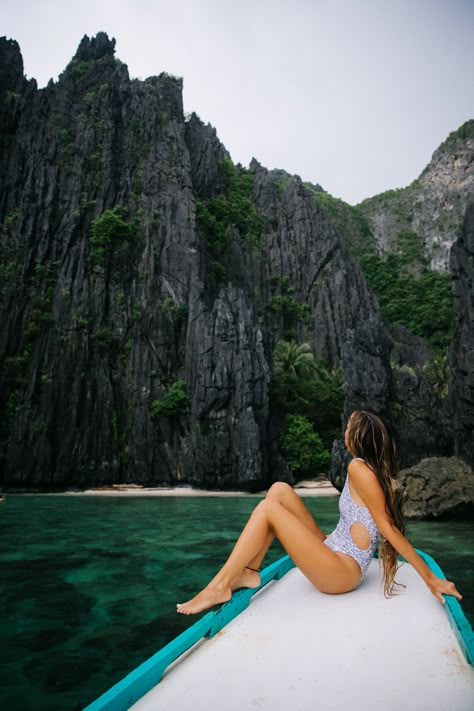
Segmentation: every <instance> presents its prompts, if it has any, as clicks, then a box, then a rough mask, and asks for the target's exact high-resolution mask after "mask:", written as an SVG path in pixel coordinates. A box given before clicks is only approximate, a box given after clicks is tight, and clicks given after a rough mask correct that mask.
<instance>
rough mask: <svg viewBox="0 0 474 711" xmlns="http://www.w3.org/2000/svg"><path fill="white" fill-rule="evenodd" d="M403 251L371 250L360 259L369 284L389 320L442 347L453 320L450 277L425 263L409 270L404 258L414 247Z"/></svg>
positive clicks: (447, 339) (407, 257)
mask: <svg viewBox="0 0 474 711" xmlns="http://www.w3.org/2000/svg"><path fill="white" fill-rule="evenodd" d="M405 255H407V256H405ZM405 255H401V254H393V253H392V254H388V255H387V256H386V257H385V258H382V257H379V256H377V255H375V254H372V255H368V256H366V257H365V258H364V259H362V260H361V263H362V267H363V269H364V272H365V275H366V277H367V281H368V283H369V286H370V287H371V288H372V289H373V290H374V292H375V294H376V295H377V298H378V300H379V303H380V307H381V309H382V312H383V314H384V316H385V317H386V318H387V320H388V321H390V322H391V323H399V324H401V325H402V326H405V327H406V328H408V329H410V331H412V332H413V333H415V334H417V335H418V336H422V337H423V338H425V339H426V340H427V341H428V342H429V343H431V345H433V346H434V347H435V348H436V349H439V350H445V348H446V346H447V345H448V344H449V342H450V340H451V335H452V324H453V297H452V293H451V282H450V277H449V275H448V274H442V273H439V272H432V271H430V270H429V269H427V268H426V267H422V268H421V270H420V272H419V273H413V274H410V272H409V271H408V269H407V260H410V259H413V258H414V257H415V251H414V248H413V249H412V250H407V251H406V252H405Z"/></svg>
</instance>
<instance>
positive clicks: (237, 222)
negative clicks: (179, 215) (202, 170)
mask: <svg viewBox="0 0 474 711" xmlns="http://www.w3.org/2000/svg"><path fill="white" fill-rule="evenodd" d="M223 169H224V172H225V185H226V187H225V191H224V193H223V194H222V195H217V196H215V197H211V198H207V199H205V200H200V199H199V198H196V219H197V226H198V230H199V234H200V236H201V237H202V238H203V239H204V240H205V242H206V245H207V248H208V251H209V256H210V260H211V271H212V273H213V275H214V277H215V278H216V280H217V281H222V280H223V279H224V278H225V277H226V265H225V255H226V251H227V248H228V246H229V240H230V239H231V236H232V230H235V231H237V233H238V235H239V237H240V239H241V240H242V242H243V243H244V244H246V245H248V246H251V247H259V245H260V237H261V234H262V230H263V225H264V220H263V218H262V217H261V216H260V215H259V214H258V213H257V211H256V209H255V207H254V206H253V204H252V202H251V199H250V198H251V194H252V189H253V182H254V176H253V174H252V173H250V171H248V170H245V169H244V168H239V169H237V168H236V167H235V166H234V164H233V163H232V161H231V160H230V159H225V160H224V163H223Z"/></svg>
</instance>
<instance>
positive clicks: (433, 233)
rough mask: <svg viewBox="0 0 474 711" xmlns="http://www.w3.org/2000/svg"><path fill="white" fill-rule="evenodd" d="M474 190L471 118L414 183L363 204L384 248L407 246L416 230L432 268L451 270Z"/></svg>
mask: <svg viewBox="0 0 474 711" xmlns="http://www.w3.org/2000/svg"><path fill="white" fill-rule="evenodd" d="M473 195H474V120H471V121H467V122H466V123H465V124H463V125H462V126H461V127H460V128H459V129H458V130H457V131H454V132H453V133H451V134H450V135H449V137H448V138H447V139H446V141H445V142H444V143H443V144H442V145H441V146H440V147H439V148H438V149H437V150H436V151H435V152H434V154H433V157H432V159H431V161H430V163H429V164H428V165H427V167H426V168H425V169H424V171H423V172H422V174H421V175H420V177H419V178H418V179H417V180H414V181H413V183H411V185H409V186H408V187H406V188H402V189H400V190H389V191H387V192H386V193H382V194H381V195H376V196H375V197H373V198H369V199H367V200H364V201H363V202H362V203H361V204H360V205H359V206H358V209H359V210H360V212H361V213H362V214H363V215H364V216H365V218H366V219H367V221H368V223H369V225H370V228H371V231H372V234H373V236H374V238H375V242H376V245H377V248H378V249H379V250H380V251H381V252H387V251H395V252H396V251H397V250H399V249H403V241H406V238H407V235H411V239H412V240H413V241H415V242H416V243H417V244H418V245H419V246H420V248H421V250H422V253H423V254H424V256H425V257H426V258H427V259H428V261H429V264H430V267H431V269H434V270H438V271H448V269H449V255H450V251H451V247H452V245H453V244H454V242H455V241H456V239H457V234H458V231H459V228H460V226H461V225H462V222H463V218H464V213H465V211H466V207H467V204H468V202H469V199H470V197H472V196H473Z"/></svg>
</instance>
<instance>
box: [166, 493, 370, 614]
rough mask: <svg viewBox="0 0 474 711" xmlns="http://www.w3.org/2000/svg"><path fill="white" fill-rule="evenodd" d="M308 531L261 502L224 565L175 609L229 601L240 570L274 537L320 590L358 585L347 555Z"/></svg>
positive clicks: (293, 518) (282, 510)
mask: <svg viewBox="0 0 474 711" xmlns="http://www.w3.org/2000/svg"><path fill="white" fill-rule="evenodd" d="M318 531H319V534H318V533H317V532H314V531H311V530H310V529H309V528H308V527H307V526H306V525H305V524H304V523H303V522H302V521H301V520H300V519H299V518H298V517H297V516H296V515H295V514H294V513H292V512H291V511H289V510H288V509H286V508H285V507H284V506H283V505H282V504H281V503H279V502H278V501H274V500H272V499H271V498H268V499H265V500H264V501H261V502H260V503H259V504H258V506H257V507H256V508H255V510H254V512H253V513H252V515H251V516H250V519H249V520H248V522H247V525H246V526H245V528H244V530H243V531H242V533H241V535H240V537H239V539H238V541H237V543H236V544H235V547H234V549H233V551H232V553H231V554H230V556H229V558H228V559H227V562H226V563H225V564H224V566H223V567H222V568H221V570H220V571H219V572H218V574H217V575H216V576H215V578H213V579H212V580H211V582H210V583H209V585H208V586H207V587H205V588H204V590H202V591H201V592H200V593H199V594H198V595H196V597H194V598H193V599H192V600H190V601H189V602H187V603H184V604H180V605H178V606H177V609H178V612H182V613H184V614H194V613H198V612H202V611H203V610H206V609H208V608H209V607H212V606H213V605H217V604H221V603H223V602H227V601H228V600H230V598H231V596H232V583H233V581H235V580H236V578H238V577H239V575H240V574H241V571H242V570H243V568H244V567H245V566H247V565H249V562H250V561H253V560H255V559H256V558H257V556H258V555H260V554H261V551H262V550H263V548H264V547H265V545H266V544H267V541H268V539H269V537H270V536H276V537H277V538H278V540H279V541H280V543H281V544H282V545H283V547H284V548H285V550H286V552H287V553H288V554H289V555H290V557H291V558H292V560H293V562H294V563H295V565H296V566H297V567H298V568H299V569H300V570H301V571H302V573H303V574H304V575H305V576H306V577H307V578H308V579H309V580H310V581H311V582H312V583H313V584H314V585H315V586H316V587H317V588H319V589H320V590H322V591H323V592H328V593H341V592H347V591H349V590H352V589H353V588H355V587H356V586H357V585H358V584H359V582H360V569H359V566H358V565H357V563H356V562H355V561H353V560H352V559H351V558H349V557H348V556H343V555H342V554H338V553H334V552H333V551H332V550H330V549H329V548H328V547H327V546H325V545H324V543H323V540H322V539H321V536H323V538H324V534H323V533H322V532H321V531H320V529H319V528H318Z"/></svg>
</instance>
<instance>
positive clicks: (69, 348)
mask: <svg viewBox="0 0 474 711" xmlns="http://www.w3.org/2000/svg"><path fill="white" fill-rule="evenodd" d="M0 58H2V60H4V61H2V62H0V120H1V135H0V181H1V193H0V221H1V233H0V250H1V265H0V314H1V322H2V329H1V331H0V363H1V379H0V401H1V403H2V407H3V411H2V432H1V440H0V446H1V450H0V457H1V460H0V466H1V480H2V482H3V484H4V485H7V486H28V487H37V488H42V489H47V488H52V487H56V488H61V487H64V486H85V485H88V486H91V485H100V484H104V483H127V482H135V483H143V484H146V485H158V484H171V483H188V484H194V485H197V486H207V487H217V488H242V487H245V488H257V487H263V486H265V485H268V484H269V483H270V482H271V481H273V480H275V479H278V478H284V479H288V480H291V479H292V475H291V472H290V471H289V470H288V467H287V466H286V464H285V462H284V461H283V459H282V457H281V456H280V453H279V451H278V446H277V435H278V428H279V423H278V421H277V420H276V419H275V417H274V414H273V413H272V410H271V404H270V396H269V393H270V384H271V379H272V352H273V349H274V347H275V342H276V340H277V337H278V334H279V333H280V329H281V323H280V322H279V321H278V319H279V316H278V315H276V314H275V313H274V312H273V311H272V309H271V308H269V305H270V304H271V302H272V299H274V298H275V297H278V296H281V295H282V294H283V295H285V294H287V292H286V289H287V285H288V284H289V285H291V290H292V291H291V294H292V296H291V299H292V302H294V305H295V306H296V307H298V306H304V309H305V310H304V317H303V315H302V314H303V311H302V310H301V312H300V311H298V308H296V311H295V313H297V314H300V315H299V316H296V317H295V319H294V320H293V321H292V323H291V329H292V333H293V334H294V337H295V338H297V339H298V340H300V341H303V340H304V341H307V342H309V343H310V344H311V345H312V347H313V350H314V352H315V354H316V355H317V356H318V357H319V358H321V359H323V360H325V361H326V362H327V363H329V364H330V365H333V366H337V367H342V368H343V371H344V375H345V382H346V384H345V395H346V402H345V406H344V413H342V415H343V418H344V417H345V416H347V414H348V413H349V412H350V411H351V410H352V409H354V408H355V407H361V406H362V407H367V408H370V409H372V410H375V411H377V412H382V413H384V414H388V415H392V416H396V417H397V418H398V422H399V424H400V429H401V436H402V441H403V442H404V444H405V445H406V446H405V447H404V450H403V451H404V457H405V460H406V463H407V464H411V463H415V462H416V461H418V460H419V459H420V458H421V457H423V456H424V457H426V456H435V455H438V456H443V455H450V454H452V453H453V451H454V446H455V444H454V443H455V438H454V431H453V429H452V428H451V427H450V426H448V427H446V421H445V420H446V418H445V417H444V415H443V416H441V417H437V416H436V415H435V411H436V407H437V406H438V405H439V397H438V395H437V394H436V392H435V390H434V389H433V386H432V383H431V381H430V380H429V378H427V377H425V374H424V373H423V372H422V369H421V368H422V365H423V363H426V362H428V361H429V359H430V357H431V351H430V348H429V347H428V346H427V344H425V343H424V342H422V341H420V340H419V339H418V340H417V339H416V338H415V337H414V336H413V335H412V334H410V333H409V332H405V331H402V330H400V329H398V330H397V328H394V327H392V326H391V325H390V324H388V323H387V322H386V321H385V320H384V318H383V317H382V315H381V312H380V309H379V306H378V303H377V300H376V298H375V296H374V294H373V293H372V291H371V290H370V288H369V287H368V285H367V282H366V279H365V277H364V274H363V272H362V270H361V268H360V266H359V264H358V262H357V259H356V258H355V257H354V256H353V254H352V253H351V250H350V245H349V246H348V245H347V241H346V240H345V239H344V235H343V234H341V230H340V229H339V227H338V225H337V221H335V220H334V219H333V216H332V215H331V214H330V212H329V211H328V210H327V209H326V207H325V205H324V204H323V202H322V201H321V194H322V193H321V188H320V186H313V185H307V184H303V183H302V181H301V180H300V179H299V178H298V177H295V176H289V175H287V174H286V173H284V171H268V170H266V169H265V168H264V167H262V166H261V165H260V164H259V163H258V162H257V161H256V160H254V161H253V162H252V164H251V165H250V169H249V170H244V169H243V168H242V167H241V166H233V164H232V162H231V160H230V157H229V155H228V153H227V151H226V149H225V148H224V146H223V145H222V144H221V143H220V141H219V139H218V137H217V134H216V131H215V130H214V129H213V128H212V127H211V126H210V125H204V124H203V123H202V122H201V121H200V119H199V118H198V117H197V116H196V115H194V114H193V115H192V116H191V117H186V118H185V116H184V115H183V107H182V82H181V80H180V79H177V78H175V77H172V76H169V75H167V74H165V73H163V74H160V75H159V76H155V77H150V78H148V79H146V80H144V81H138V80H133V79H130V77H129V75H128V70H127V67H126V65H125V64H123V63H122V62H120V61H119V60H118V59H116V58H115V41H114V40H110V39H109V38H108V37H107V35H105V34H103V33H99V34H98V35H97V36H96V37H95V38H92V39H89V38H87V37H85V38H84V39H83V40H82V42H81V43H80V46H79V49H78V51H77V53H76V55H75V56H74V58H73V59H72V60H71V62H70V64H69V65H68V67H67V68H66V70H65V71H64V72H63V74H62V75H61V76H60V78H59V80H58V82H57V83H53V82H50V84H49V85H48V86H47V87H46V88H44V89H41V90H39V89H38V88H37V86H36V83H35V81H34V80H31V81H29V82H27V81H26V80H25V78H24V77H23V65H22V60H21V54H20V51H19V48H18V45H17V44H16V43H15V42H13V41H10V40H5V39H3V40H1V41H0ZM233 189H235V190H238V191H240V192H238V194H237V198H238V199H236V203H235V204H237V205H238V206H240V207H241V208H242V209H241V210H240V212H239V214H234V213H232V214H231V217H230V218H229V217H228V215H227V213H226V215H227V218H226V219H227V221H220V218H219V214H220V213H219V210H220V211H221V212H222V211H224V212H225V211H226V210H227V211H229V204H228V199H227V197H226V196H227V195H228V194H229V190H233ZM210 201H214V202H213V203H212V204H213V206H214V212H213V213H212V214H211V212H210V211H209V209H208V206H209V204H210ZM231 207H232V210H233V209H234V208H235V205H234V204H233V205H232V206H231ZM231 212H232V211H231ZM459 285H460V286H459V289H460V293H461V296H460V299H461V301H462V299H464V298H465V296H463V295H465V289H466V283H465V282H464V281H462V279H460V281H459ZM460 303H461V302H460ZM462 303H464V301H463V302H462ZM462 309H464V306H463V307H462ZM462 309H461V311H462ZM461 311H460V316H459V324H458V331H459V334H462V333H464V330H463V329H464V325H463V324H464V323H465V316H464V315H463V314H464V311H463V312H462V314H461ZM459 338H461V340H462V343H463V344H464V343H465V339H466V338H467V336H464V335H460V336H459ZM460 347H461V346H460ZM464 348H465V345H463V346H462V349H464ZM453 359H454V360H453V368H455V369H456V368H457V369H458V370H459V371H460V372H461V371H462V369H463V368H465V365H464V364H463V363H464V361H462V362H461V360H462V357H461V356H460V355H459V354H457V355H456V354H454V355H453ZM420 364H421V365H420ZM456 382H457V383H458V384H459V387H462V388H464V389H465V386H464V385H463V384H462V383H461V380H457V381H456ZM463 382H464V381H463ZM453 402H454V401H453ZM442 407H443V408H444V405H443V406H442ZM450 407H451V408H454V409H456V404H455V402H454V404H453V403H451V405H450ZM443 412H444V410H443ZM462 412H463V413H464V414H462V413H460V412H459V413H455V414H456V418H457V419H455V422H456V423H458V424H457V425H456V427H458V430H457V431H461V429H462V428H464V430H465V428H466V427H469V422H470V420H469V418H470V416H471V415H470V414H469V411H468V410H467V409H465V410H463V411H462ZM453 421H454V420H453ZM461 423H462V424H461ZM448 425H449V422H448ZM459 428H461V429H459ZM464 430H463V431H464ZM337 450H338V445H336V447H335V455H334V459H333V468H334V466H336V464H335V463H337V462H338V461H339V460H338V457H337Z"/></svg>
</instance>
